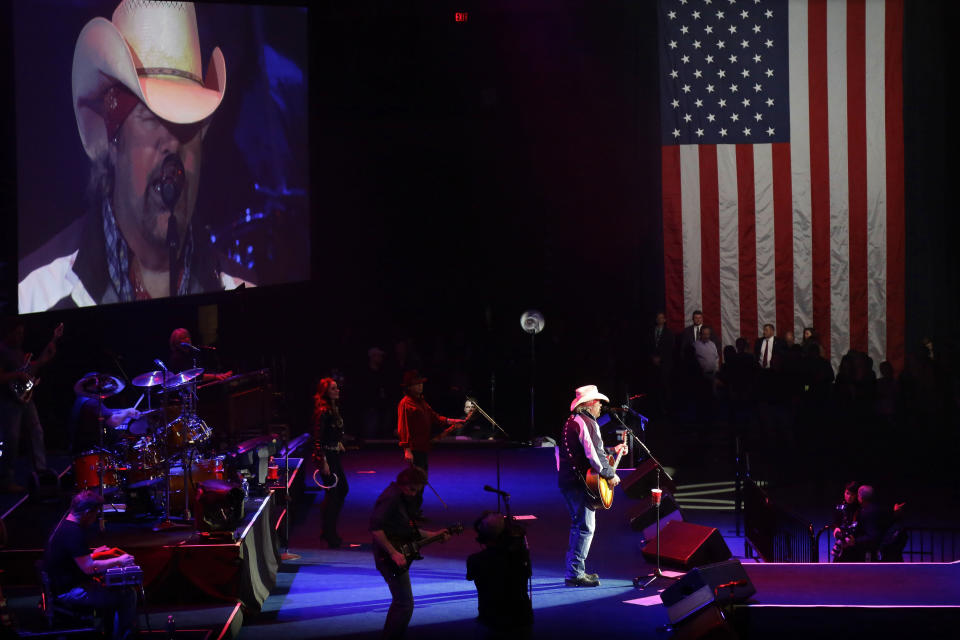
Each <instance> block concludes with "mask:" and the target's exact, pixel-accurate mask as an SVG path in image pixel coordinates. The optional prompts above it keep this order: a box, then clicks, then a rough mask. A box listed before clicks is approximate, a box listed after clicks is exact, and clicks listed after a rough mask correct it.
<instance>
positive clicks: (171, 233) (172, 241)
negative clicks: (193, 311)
mask: <svg viewBox="0 0 960 640" xmlns="http://www.w3.org/2000/svg"><path fill="white" fill-rule="evenodd" d="M179 245H180V236H179V233H178V232H177V218H176V216H174V215H173V211H171V212H170V221H169V222H168V223H167V247H168V249H169V260H170V293H169V294H168V295H169V296H170V297H171V298H172V297H174V296H175V295H177V293H178V291H177V284H178V282H177V280H178V279H179V278H177V268H176V267H177V254H178V253H179V249H180V246H179ZM184 486H186V485H184Z"/></svg>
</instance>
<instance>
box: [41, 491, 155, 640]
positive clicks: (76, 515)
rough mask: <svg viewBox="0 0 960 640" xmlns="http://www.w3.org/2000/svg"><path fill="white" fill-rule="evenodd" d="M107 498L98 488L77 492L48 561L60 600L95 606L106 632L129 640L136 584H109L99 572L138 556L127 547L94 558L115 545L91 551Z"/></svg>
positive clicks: (52, 543)
mask: <svg viewBox="0 0 960 640" xmlns="http://www.w3.org/2000/svg"><path fill="white" fill-rule="evenodd" d="M101 504H103V497H102V496H100V495H99V494H98V493H97V492H95V491H90V490H87V491H82V492H80V493H78V494H77V495H75V496H74V497H73V500H72V501H71V502H70V512H69V513H68V514H67V516H66V517H65V518H64V519H63V520H61V521H60V524H58V525H57V527H56V529H54V530H53V533H52V534H50V539H49V540H48V541H47V548H46V550H45V552H44V556H43V566H44V570H45V571H46V572H47V576H48V578H49V580H50V589H51V591H52V593H53V597H54V599H55V600H56V601H57V602H59V603H60V604H64V605H66V606H68V607H86V608H90V609H95V610H96V611H98V612H99V613H100V614H101V615H102V616H103V621H104V632H105V633H106V635H108V636H109V637H111V638H113V639H114V640H123V639H125V638H129V637H131V635H133V628H134V624H135V623H136V617H137V594H136V592H135V591H134V590H133V589H132V588H131V587H121V588H107V587H105V586H104V585H103V584H101V583H100V582H97V581H96V577H97V576H98V575H101V574H103V573H105V572H106V571H107V569H112V568H114V567H126V566H129V565H132V564H134V560H133V556H131V555H130V554H127V553H124V554H122V555H119V556H116V557H111V558H104V559H102V560H95V559H94V554H97V555H99V554H102V553H105V552H108V551H109V550H108V549H107V548H106V547H99V548H97V549H94V550H93V552H92V553H91V551H90V544H89V542H88V537H87V532H88V530H89V528H90V527H91V526H92V525H93V523H94V522H96V520H97V511H98V509H99V507H100V505H101Z"/></svg>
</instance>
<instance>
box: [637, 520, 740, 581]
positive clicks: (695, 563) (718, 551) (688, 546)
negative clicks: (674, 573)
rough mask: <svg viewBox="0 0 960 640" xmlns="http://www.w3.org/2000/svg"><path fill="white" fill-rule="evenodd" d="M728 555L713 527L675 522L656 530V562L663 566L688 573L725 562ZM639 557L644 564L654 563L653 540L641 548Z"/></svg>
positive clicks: (725, 544) (717, 532)
mask: <svg viewBox="0 0 960 640" xmlns="http://www.w3.org/2000/svg"><path fill="white" fill-rule="evenodd" d="M730 555H731V554H730V549H729V548H727V543H726V542H724V541H723V537H722V536H721V535H720V532H719V531H717V530H716V529H715V528H713V527H704V526H703V525H699V524H693V523H692V522H682V521H676V520H675V521H673V522H668V523H667V525H666V526H665V527H663V528H662V529H661V530H660V562H661V564H663V565H666V566H669V567H676V568H680V569H684V570H688V569H692V568H693V567H699V566H701V565H705V564H710V563H712V562H721V561H723V560H727V559H728V558H729V557H730ZM643 557H644V559H645V560H646V561H647V562H651V563H656V561H657V539H656V538H654V539H653V540H651V541H650V542H648V543H647V544H646V546H645V547H644V548H643Z"/></svg>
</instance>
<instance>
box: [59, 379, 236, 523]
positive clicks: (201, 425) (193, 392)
mask: <svg viewBox="0 0 960 640" xmlns="http://www.w3.org/2000/svg"><path fill="white" fill-rule="evenodd" d="M202 379H203V369H200V368H194V369H188V370H186V371H182V372H180V373H173V372H170V371H149V372H147V373H144V374H141V375H139V376H136V377H135V378H133V379H132V380H131V384H132V385H133V386H135V387H139V388H142V389H144V395H143V396H142V397H141V400H142V399H143V398H144V397H146V398H147V410H146V411H143V412H137V411H130V412H128V413H129V414H130V415H129V417H128V418H127V419H126V420H125V421H124V422H122V423H121V424H118V425H116V426H113V427H112V429H111V427H109V426H107V425H106V424H105V415H104V414H105V413H109V412H104V410H103V401H104V400H105V399H107V398H110V397H112V396H115V395H117V394H118V393H120V392H121V391H123V389H124V387H125V385H124V383H123V381H121V380H119V379H118V378H115V377H113V376H110V375H105V374H98V373H91V374H88V375H86V376H84V377H83V378H81V379H80V380H78V381H77V383H76V384H75V385H74V391H75V392H76V394H77V395H78V396H83V397H86V398H90V399H92V400H96V401H97V414H98V426H99V432H100V447H98V448H97V449H92V450H89V451H84V452H82V453H81V454H79V455H78V456H77V457H76V458H75V459H74V463H73V469H74V477H75V479H76V485H77V489H78V490H83V489H94V490H99V491H100V492H101V494H102V493H103V492H104V490H111V491H124V492H126V493H127V494H128V496H129V497H133V496H134V495H135V494H138V493H140V492H146V494H147V496H148V497H149V498H150V499H151V502H152V503H153V504H154V505H156V506H159V505H161V504H162V507H163V513H164V520H163V521H162V522H161V524H160V525H159V527H158V528H160V529H166V528H171V527H172V526H175V525H174V524H173V523H172V522H171V520H170V515H171V512H182V513H183V517H184V519H185V520H190V519H191V515H190V506H191V505H190V502H191V501H190V500H188V499H187V498H186V496H188V495H193V494H194V492H195V488H196V487H197V486H199V483H200V482H202V481H204V480H214V479H216V480H222V479H224V468H223V461H224V457H223V456H212V455H210V454H209V448H210V446H211V445H212V442H211V440H212V436H213V430H212V429H211V428H210V427H208V426H207V424H206V423H205V422H204V421H203V420H202V419H201V418H200V416H199V415H198V407H197V405H198V402H197V383H198V382H200V381H201V380H202ZM137 404H139V401H138V403H137ZM156 404H159V405H160V406H159V407H157V406H155V405H156ZM111 430H112V432H113V433H112V435H113V436H114V437H111V438H109V440H111V442H113V444H112V445H111V446H109V447H108V446H106V444H105V441H106V439H107V438H105V435H106V434H107V433H108V432H109V431H111ZM108 503H109V501H108ZM128 504H129V501H128Z"/></svg>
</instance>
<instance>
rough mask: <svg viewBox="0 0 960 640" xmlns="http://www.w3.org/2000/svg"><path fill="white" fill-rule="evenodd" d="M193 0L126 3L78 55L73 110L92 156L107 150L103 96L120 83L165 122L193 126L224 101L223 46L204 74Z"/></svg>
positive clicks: (85, 40) (92, 31)
mask: <svg viewBox="0 0 960 640" xmlns="http://www.w3.org/2000/svg"><path fill="white" fill-rule="evenodd" d="M201 62H202V61H201V58H200V37H199V35H198V33H197V13H196V9H195V8H194V6H193V3H192V2H153V1H150V0H123V1H122V2H121V3H120V4H119V5H118V6H117V8H116V9H115V10H114V12H113V18H112V20H107V19H106V18H99V17H98V18H94V19H93V20H91V21H90V22H88V23H87V24H86V26H84V27H83V30H82V31H81V32H80V36H79V37H78V38H77V46H76V48H75V49H74V51H73V110H74V113H75V115H76V117H77V128H78V129H79V130H80V140H81V142H83V148H84V150H85V151H86V152H87V155H88V156H89V157H90V158H96V157H97V156H98V155H99V154H100V153H102V152H103V151H104V150H105V149H106V148H107V131H106V126H105V124H104V109H105V108H110V106H109V105H106V106H105V105H104V102H105V100H104V94H105V93H106V91H107V89H109V88H111V87H113V86H114V85H117V84H120V85H122V86H124V87H126V88H127V89H128V90H129V91H130V92H131V93H132V94H133V95H134V96H135V97H136V98H138V99H139V100H140V101H141V102H143V104H145V105H146V106H147V108H149V109H150V111H152V112H153V113H155V114H156V115H157V116H158V117H160V118H162V119H163V120H167V121H169V122H174V123H177V124H190V123H194V122H199V121H201V120H203V119H204V118H207V117H208V116H210V114H212V113H213V112H214V111H216V109H217V107H218V106H220V101H221V100H223V92H224V90H225V89H226V85H227V70H226V64H225V63H224V60H223V53H222V52H221V51H220V48H219V47H217V48H216V49H214V50H213V53H212V54H211V55H210V62H209V64H208V65H207V75H206V78H204V77H203V76H202V75H201V72H202V69H201Z"/></svg>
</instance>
